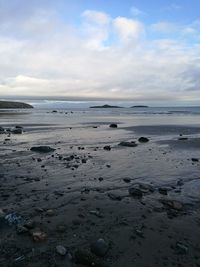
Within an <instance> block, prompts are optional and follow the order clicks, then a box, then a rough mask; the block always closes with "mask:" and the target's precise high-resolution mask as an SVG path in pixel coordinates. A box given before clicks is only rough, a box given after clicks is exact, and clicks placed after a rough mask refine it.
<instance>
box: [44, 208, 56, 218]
mask: <svg viewBox="0 0 200 267" xmlns="http://www.w3.org/2000/svg"><path fill="white" fill-rule="evenodd" d="M54 214H55V212H54V210H51V209H50V210H47V211H46V215H47V216H49V217H52V216H54Z"/></svg>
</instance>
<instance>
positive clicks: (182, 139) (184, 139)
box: [178, 137, 188, 141]
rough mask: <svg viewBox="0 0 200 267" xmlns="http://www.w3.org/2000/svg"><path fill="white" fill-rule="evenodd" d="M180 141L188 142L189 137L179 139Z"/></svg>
mask: <svg viewBox="0 0 200 267" xmlns="http://www.w3.org/2000/svg"><path fill="white" fill-rule="evenodd" d="M178 140H180V141H186V140H188V137H180V138H178Z"/></svg>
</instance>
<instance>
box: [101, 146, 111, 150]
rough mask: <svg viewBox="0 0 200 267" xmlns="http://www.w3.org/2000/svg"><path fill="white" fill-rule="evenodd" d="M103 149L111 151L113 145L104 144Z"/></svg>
mask: <svg viewBox="0 0 200 267" xmlns="http://www.w3.org/2000/svg"><path fill="white" fill-rule="evenodd" d="M103 149H104V150H107V151H110V150H111V147H110V146H104V148H103Z"/></svg>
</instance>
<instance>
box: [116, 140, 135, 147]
mask: <svg viewBox="0 0 200 267" xmlns="http://www.w3.org/2000/svg"><path fill="white" fill-rule="evenodd" d="M119 146H126V147H136V146H137V144H136V143H135V142H134V141H132V142H126V141H123V142H121V143H119Z"/></svg>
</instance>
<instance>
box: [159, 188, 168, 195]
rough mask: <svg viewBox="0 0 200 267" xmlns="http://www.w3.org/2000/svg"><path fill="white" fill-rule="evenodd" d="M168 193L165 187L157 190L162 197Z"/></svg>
mask: <svg viewBox="0 0 200 267" xmlns="http://www.w3.org/2000/svg"><path fill="white" fill-rule="evenodd" d="M168 191H169V189H168V188H166V187H160V188H158V192H159V193H160V194H162V195H167V194H168Z"/></svg>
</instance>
